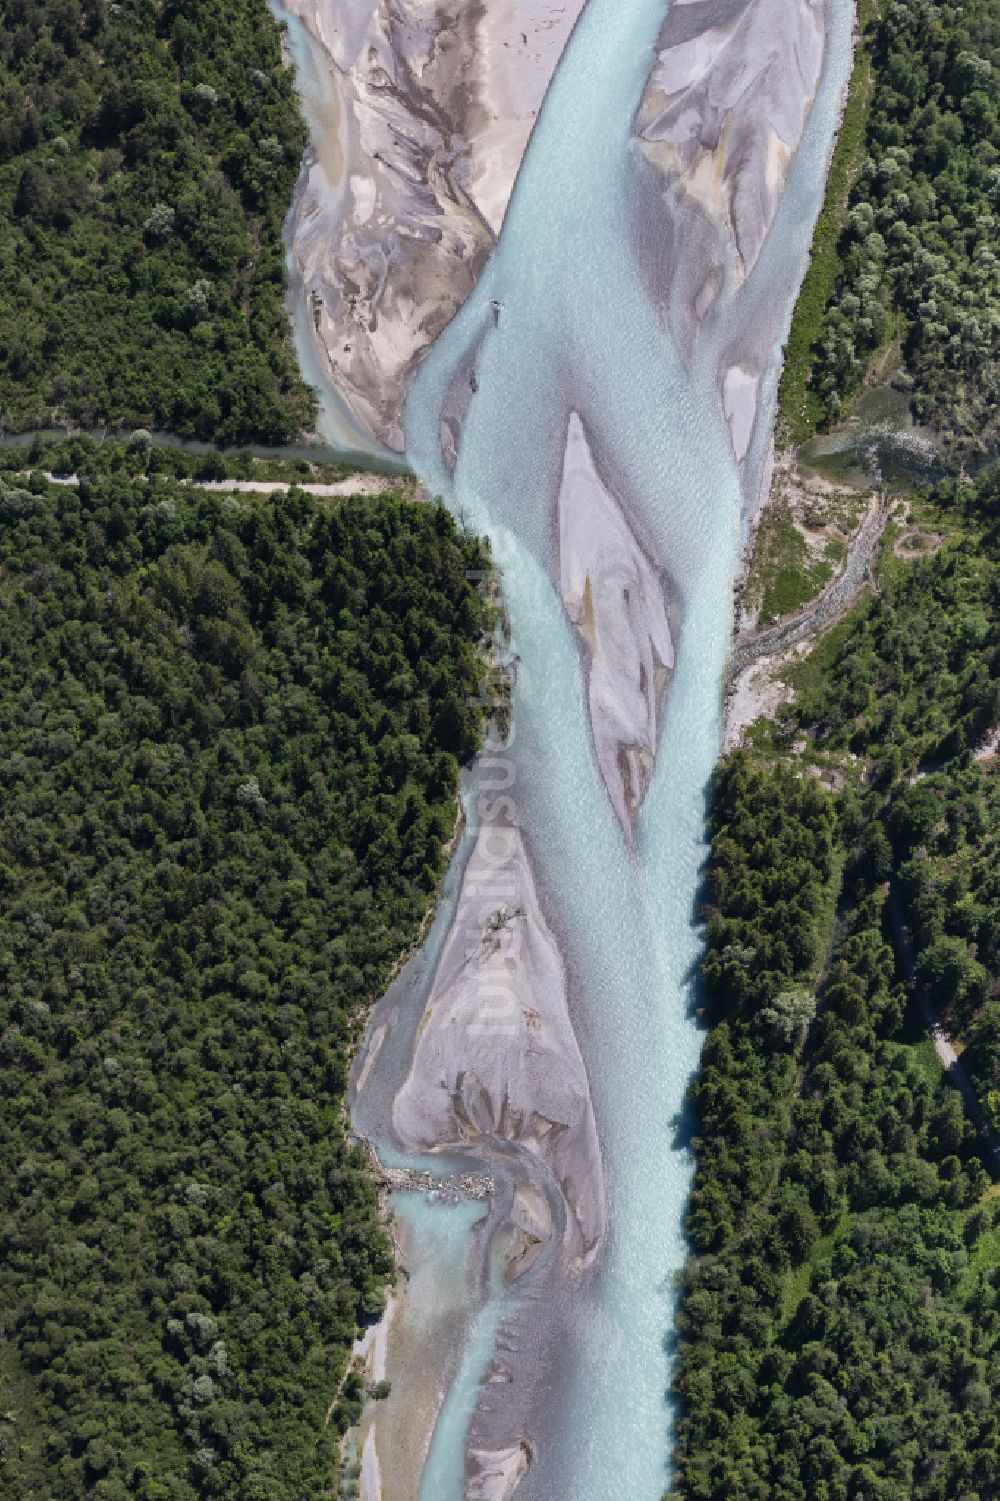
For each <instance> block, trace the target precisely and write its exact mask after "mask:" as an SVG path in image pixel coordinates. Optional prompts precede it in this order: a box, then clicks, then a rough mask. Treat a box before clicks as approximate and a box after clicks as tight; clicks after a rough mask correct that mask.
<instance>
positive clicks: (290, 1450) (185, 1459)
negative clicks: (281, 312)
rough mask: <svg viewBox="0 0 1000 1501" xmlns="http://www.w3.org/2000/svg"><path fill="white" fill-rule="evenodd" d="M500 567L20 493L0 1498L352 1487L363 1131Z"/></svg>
mask: <svg viewBox="0 0 1000 1501" xmlns="http://www.w3.org/2000/svg"><path fill="white" fill-rule="evenodd" d="M487 564H488V560H487V558H486V557H485V555H484V553H483V551H482V549H481V547H480V545H479V544H478V543H477V542H476V541H474V540H472V539H470V538H468V537H465V536H463V535H461V534H460V533H459V532H458V531H457V530H456V528H455V525H454V524H453V522H452V521H451V519H450V518H449V516H448V515H447V514H446V513H445V512H444V511H443V510H441V509H438V508H434V507H429V506H415V505H407V504H404V503H403V502H401V501H395V500H385V501H378V502H374V501H372V502H347V503H344V504H342V505H337V506H333V507H323V506H320V505H318V504H317V503H315V502H313V501H311V500H309V499H308V498H307V497H305V496H303V495H302V494H301V493H297V492H295V491H293V492H291V493H290V494H289V495H288V496H287V498H284V499H280V500H277V501H274V502H270V501H269V502H267V503H266V504H260V505H242V504H237V503H236V502H235V501H233V500H232V499H229V498H220V497H214V496H212V497H209V496H204V495H201V494H199V493H198V492H196V491H192V490H191V489H188V488H184V487H181V486H179V485H178V484H176V483H175V482H174V481H172V480H165V479H153V480H151V481H149V482H142V481H139V480H136V479H130V478H129V477H128V476H112V477H105V478H101V479H97V480H94V481H93V482H89V481H86V480H85V481H84V483H82V484H81V485H80V487H79V489H78V490H77V489H74V488H72V487H64V488H59V489H56V488H55V487H52V486H49V485H47V484H46V483H45V481H44V480H41V479H33V480H32V482H31V483H30V484H28V485H25V484H23V483H20V484H15V483H13V482H11V481H10V480H2V481H0V780H2V784H3V797H2V805H0V891H2V896H3V900H2V923H0V1055H2V1056H0V1064H2V1069H3V1080H4V1091H3V1098H2V1106H0V1111H2V1120H0V1377H2V1383H0V1384H2V1398H0V1414H2V1416H0V1491H2V1493H3V1495H4V1496H5V1497H9V1498H11V1501H28V1498H32V1497H34V1498H38V1497H40V1496H45V1497H47V1498H49V1497H50V1498H52V1501H62V1498H65V1501H69V1498H72V1501H79V1498H80V1497H82V1496H93V1497H95V1498H101V1501H119V1498H120V1501H124V1498H126V1497H141V1498H145V1501H165V1498H172V1501H186V1498H192V1501H193V1498H195V1497H207V1496H218V1497H221V1498H225V1501H234V1498H239V1501H254V1498H258V1501H283V1498H287V1501H302V1498H303V1497H306V1496H310V1497H313V1496H316V1497H318V1496H320V1495H326V1494H329V1491H330V1487H331V1485H332V1484H333V1474H334V1468H335V1467H334V1463H333V1455H334V1445H335V1440H336V1437H337V1434H338V1432H339V1431H340V1430H341V1429H342V1428H343V1426H344V1425H345V1424H346V1422H347V1421H348V1419H349V1418H350V1417H351V1415H352V1414H353V1413H354V1412H356V1410H357V1405H358V1404H357V1392H356V1391H355V1390H354V1388H353V1387H349V1389H348V1391H346V1392H345V1395H344V1397H343V1398H342V1399H341V1401H340V1403H339V1405H338V1407H337V1408H336V1410H335V1411H334V1413H333V1418H332V1421H331V1423H330V1425H329V1426H325V1420H326V1415H327V1408H328V1406H329V1404H330V1402H331V1399H332V1398H333V1396H334V1394H335V1391H336V1386H337V1381H338V1378H339V1376H340V1374H341V1372H342V1370H343V1365H344V1359H345V1353H346V1350H347V1347H348V1344H349V1342H350V1341H351V1339H352V1338H353V1337H354V1335H355V1334H356V1332H357V1328H358V1323H359V1320H360V1319H362V1318H364V1317H366V1316H369V1315H372V1314H374V1313H376V1312H377V1311H378V1310H379V1309H380V1308H381V1306H382V1301H383V1289H384V1284H385V1281H386V1277H387V1275H388V1273H389V1272H390V1269H391V1258H390V1254H389V1247H388V1245H387V1243H386V1240H385V1238H384V1235H383V1233H382V1231H381V1229H380V1227H379V1225H378V1223H377V1218H376V1207H375V1199H374V1192H373V1189H372V1186H371V1183H370V1179H369V1176H368V1175H367V1172H366V1170H365V1168H364V1165H363V1163H362V1160H361V1158H360V1155H359V1154H358V1153H357V1152H356V1151H353V1150H351V1149H349V1148H348V1146H347V1143H346V1139H345V1115H344V1103H345V1102H344V1092H345V1084H346V1078H347V1070H348V1065H349V1057H350V1047H351V1043H352V1039H353V1038H354V1036H355V1035H356V1033H357V1029H358V1026H359V1024H360V1020H361V1017H362V1011H363V1007H364V1005H365V1003H366V1002H367V1001H369V1000H370V999H371V998H372V997H373V996H376V995H377V994H378V993H379V992H380V990H381V988H382V987H383V986H384V984H385V981H386V977H387V975H388V973H389V970H390V968H391V966H392V964H393V963H394V961H395V960H396V959H397V958H398V957H399V955H400V954H401V953H402V952H403V951H404V950H405V948H406V947H407V945H408V944H409V943H410V942H411V941H412V940H413V938H414V936H415V934H416V933H417V930H418V927H419V925H420V922H421V920H422V918H423V916H424V914H425V912H426V910H427V907H428V905H429V903H430V901H431V900H432V893H433V891H434V888H435V884H436V882H437V880H438V877H439V876H440V873H441V870H442V864H443V860H442V845H443V842H444V841H445V840H446V839H447V838H448V837H449V835H450V834H451V831H452V828H453V825H454V819H455V794H456V787H457V776H458V764H459V762H460V760H461V759H462V758H464V757H467V756H468V755H469V754H470V752H471V751H472V750H473V748H474V747H475V745H476V743H477V738H478V735H479V732H480V724H479V718H478V711H476V710H474V709H471V708H470V707H469V706H468V696H469V695H470V693H473V692H474V691H475V688H476V685H477V682H478V678H479V670H480V666H481V659H480V658H479V656H478V654H477V644H478V642H479V640H480V638H481V635H482V632H483V631H484V629H485V628H486V627H487V626H488V625H489V622H490V607H489V606H488V605H487V604H486V603H485V602H484V600H483V599H481V598H480V596H479V594H478V593H477V592H476V590H475V588H474V587H473V586H472V585H471V584H470V583H469V582H468V581H467V578H466V572H467V570H470V569H482V568H484V567H485V566H487Z"/></svg>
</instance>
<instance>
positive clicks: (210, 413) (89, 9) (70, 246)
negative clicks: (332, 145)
mask: <svg viewBox="0 0 1000 1501" xmlns="http://www.w3.org/2000/svg"><path fill="white" fill-rule="evenodd" d="M0 19H2V24H0V104H2V108H0V284H2V291H0V425H2V426H4V427H6V428H8V429H13V430H15V431H21V430H24V429H26V428H29V427H36V426H42V427H44V426H47V425H49V424H50V423H51V422H52V421H54V420H55V421H59V422H72V423H76V424H82V425H84V426H96V425H100V424H103V423H110V424H112V425H113V426H123V425H125V426H137V425H144V426H147V427H167V428H173V429H175V430H176V431H178V432H180V433H185V434H188V435H194V436H200V437H212V438H216V439H218V440H219V441H221V442H227V443H233V442H242V441H244V440H249V439H253V438H257V439H262V440H264V441H266V442H271V443H281V442H285V441H287V440H288V439H290V438H292V437H293V436H295V435H296V434H297V433H298V432H300V431H301V430H302V429H303V428H304V427H306V426H308V425H309V424H310V422H311V420H312V415H313V402H312V397H311V395H310V393H309V392H308V391H307V389H306V388H305V386H304V385H303V384H302V381H301V379H300V377H299V374H298V371H297V369H296V366H295V362H294V358H293V355H292V351H291V343H290V336H289V325H288V318H287V316H286V313H285V309H284V305H283V286H284V252H283V248H282V244H281V224H282V220H283V218H284V215H285V213H286V212H287V209H288V205H289V202H290V200H291V196H292V190H293V187H294V184H295V180H296V176H297V172H298V167H299V162H300V160H301V157H302V151H303V147H304V144H305V127H304V125H303V123H302V120H301V117H300V115H299V111H298V106H297V102H296V99H295V92H294V85H293V79H292V75H291V72H290V71H289V70H288V69H286V68H284V67H283V66H282V62H281V53H280V41H279V33H278V29H277V27H276V25H275V23H274V21H273V19H272V17H271V15H270V12H269V11H268V9H267V5H266V3H265V0H240V3H238V4H224V3H222V0H184V3H183V4H182V3H179V0H166V3H164V4H158V5H150V4H148V3H146V0H117V3H114V4H111V3H108V0H4V3H3V5H2V7H0Z"/></svg>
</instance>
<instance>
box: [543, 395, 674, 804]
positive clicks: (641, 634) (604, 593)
mask: <svg viewBox="0 0 1000 1501" xmlns="http://www.w3.org/2000/svg"><path fill="white" fill-rule="evenodd" d="M559 574H560V578H559V583H560V592H561V594H562V599H563V603H564V605H565V606H566V612H567V614H568V615H569V618H570V619H571V620H572V622H573V624H574V625H575V626H576V628H577V630H578V631H579V632H580V635H581V636H582V638H583V640H584V642H585V644H586V651H587V658H588V702H589V708H590V723H591V730H592V733H593V737H594V748H595V751H596V754H597V760H598V764H599V765H600V768H601V774H602V775H603V777H604V781H605V785H606V786H607V789H608V792H609V794H610V796H611V801H612V803H613V804H614V808H615V812H616V813H617V814H618V817H619V819H620V821H621V824H622V827H623V828H624V829H625V830H626V831H629V832H630V831H631V820H632V818H633V816H634V814H635V810H636V808H637V807H638V806H639V804H640V803H641V802H642V799H643V797H644V796H645V794H646V789H647V787H648V786H649V777H650V773H651V771H652V769H653V762H654V760H655V757H656V745H657V733H658V725H659V715H660V707H661V704H662V701H663V693H664V690H665V688H666V686H667V682H668V679H669V676H670V673H671V671H672V670H673V666H674V645H673V640H672V637H671V632H670V621H669V618H668V605H667V598H668V596H667V585H666V580H665V577H664V575H663V572H662V569H660V568H658V567H657V566H656V565H655V564H654V563H653V562H652V561H651V559H650V557H649V555H648V553H647V552H646V550H645V549H644V548H643V547H642V545H641V543H640V542H639V541H638V539H637V538H636V536H635V535H634V533H633V532H632V530H631V528H630V527H629V524H628V521H627V520H626V519H625V514H624V512H623V511H622V508H621V506H620V505H619V503H618V501H617V500H616V499H615V498H614V496H612V495H611V494H610V493H609V491H608V489H607V488H606V486H605V485H604V483H603V481H602V480H601V477H600V475H599V474H598V472H597V469H596V467H595V464H594V459H593V455H592V454H591V451H590V446H589V444H588V442H587V435H586V433H585V432H584V428H583V423H582V422H581V420H580V418H579V416H578V414H577V413H576V412H573V413H572V414H571V415H570V420H569V429H568V432H567V435H566V454H565V458H564V460H563V476H562V485H561V488H560V491H559Z"/></svg>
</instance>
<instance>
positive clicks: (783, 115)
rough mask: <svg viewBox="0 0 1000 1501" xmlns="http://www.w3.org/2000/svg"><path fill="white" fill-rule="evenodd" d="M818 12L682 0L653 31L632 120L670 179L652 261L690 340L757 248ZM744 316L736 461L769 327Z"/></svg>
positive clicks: (803, 87)
mask: <svg viewBox="0 0 1000 1501" xmlns="http://www.w3.org/2000/svg"><path fill="white" fill-rule="evenodd" d="M825 23H826V4H825V0H679V3H676V4H674V5H672V6H671V8H670V12H669V14H668V16H667V19H666V21H665V22H664V24H663V27H662V29H661V31H660V36H659V39H658V42H657V47H656V61H655V63H654V65H653V69H652V71H651V73H650V76H649V81H648V83H647V86H646V91H645V93H644V95H643V99H642V103H641V105H640V108H639V111H638V114H637V116H636V124H635V128H636V133H637V136H638V139H639V141H640V144H641V146H642V148H643V151H644V152H645V154H646V156H647V158H648V160H649V161H650V163H651V164H652V165H653V166H655V168H656V170H657V172H658V174H659V176H660V177H661V179H662V183H663V186H664V188H665V189H666V194H667V199H668V202H669V205H670V221H671V222H670V227H669V230H668V240H669V254H668V255H666V256H665V257H664V258H663V260H662V261H661V262H659V265H660V266H662V267H663V269H664V270H665V271H666V272H667V274H668V275H669V277H670V280H671V298H670V302H671V307H672V309H673V310H674V313H675V316H677V317H678V322H679V324H680V326H681V327H682V328H684V329H686V333H687V337H688V339H689V340H690V341H691V343H692V344H693V343H694V342H695V341H696V339H697V336H698V332H699V330H700V328H701V326H702V324H703V322H704V321H705V319H706V318H708V317H710V315H711V313H712V311H713V309H714V307H715V305H716V302H717V299H718V297H719V294H720V293H721V291H722V290H723V288H724V287H728V288H730V289H735V288H738V287H739V286H740V285H741V284H742V283H743V282H744V281H745V280H746V278H747V277H748V276H749V274H750V272H751V271H752V270H753V268H754V266H755V265H756V263H757V260H758V258H759V256H760V254H761V250H762V248H763V245H764V242H765V240H766V238H767V235H768V232H769V230H770V228H771V225H772V223H773V221H774V217H775V214H776V213H777V210H778V205H779V203H780V202H781V195H782V192H783V190H784V186H785V178H786V175H787V172H788V168H789V165H790V163H791V161H792V157H793V156H794V154H795V151H796V149H797V147H798V145H799V142H800V141H801V139H802V132H803V130H804V129H805V124H806V120H807V119H808V116H809V111H810V109H811V108H812V102H813V99H814V97H815V94H816V88H817V85H818V82H819V76H820V69H821V67H822V63H823V48H824V29H825ZM679 290H680V291H682V293H683V295H682V297H681V298H680V299H679V298H678V295H677V294H678V291H679ZM679 307H680V312H679V315H678V308H679ZM740 327H741V330H742V337H740V336H737V339H736V341H735V342H734V345H733V347H732V348H731V349H730V350H729V351H728V355H727V358H726V360H725V361H724V363H723V364H722V366H721V368H720V371H719V392H720V396H721V398H722V402H723V407H724V411H725V414H726V419H727V421H728V423H729V430H730V435H731V438H732V443H733V451H734V453H735V455H736V458H737V459H738V460H739V461H740V462H742V461H743V460H744V459H745V457H746V455H747V452H748V450H749V447H750V442H751V438H752V436H753V431H754V427H755V425H756V421H757V415H758V393H759V389H760V383H761V379H762V376H763V373H764V367H765V364H766V361H767V359H768V357H769V355H770V352H771V349H772V348H773V342H774V340H773V334H774V332H775V330H773V329H771V328H768V327H766V326H762V324H761V322H760V320H753V319H751V320H749V321H748V320H743V321H742V323H741V324H740Z"/></svg>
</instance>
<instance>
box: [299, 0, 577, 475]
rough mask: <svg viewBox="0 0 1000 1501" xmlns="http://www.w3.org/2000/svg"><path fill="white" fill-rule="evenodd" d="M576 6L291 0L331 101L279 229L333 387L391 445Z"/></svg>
mask: <svg viewBox="0 0 1000 1501" xmlns="http://www.w3.org/2000/svg"><path fill="white" fill-rule="evenodd" d="M582 3H583V0H499V3H496V4H489V5H475V4H468V3H463V0H287V9H288V10H289V12H290V13H291V14H292V15H294V16H296V17H298V18H299V19H300V20H301V22H302V23H303V25H304V26H305V28H306V30H307V32H308V35H309V37H310V39H311V52H312V56H313V64H312V67H313V71H314V72H315V73H316V74H317V75H319V76H320V77H322V78H324V79H325V82H326V85H327V94H328V97H329V101H330V102H329V104H328V106H327V107H326V108H325V109H323V110H310V115H311V125H312V131H313V141H312V145H311V147H310V149H309V152H308V154H307V157H306V160H305V162H304V164H303V169H302V175H301V178H300V181H299V186H298V190H297V192H296V197H295V202H294V205H293V208H292V211H291V215H290V219H289V225H288V227H287V233H288V236H289V239H290V244H291V249H292V254H293V256H294V259H295V262H296V267H297V270H298V273H299V277H300V280H301V294H300V295H302V296H303V297H304V298H305V299H306V300H307V303H308V308H309V314H310V318H311V320H312V327H313V330H314V346H315V350H316V353H317V355H318V356H319V358H320V361H321V365H322V367H323V369H324V370H325V371H326V372H327V374H328V375H329V378H330V380H331V381H332V383H333V385H334V387H335V388H336V390H337V392H338V393H339V394H340V396H341V397H342V398H343V399H344V400H345V401H346V402H347V404H348V406H349V407H350V409H351V410H352V411H353V412H354V414H355V415H356V416H357V417H358V418H359V419H360V421H361V422H363V423H364V425H365V426H366V427H367V428H368V430H369V431H370V432H371V433H372V434H373V435H374V436H375V437H377V438H378V439H380V440H381V441H382V442H384V443H385V444H386V445H387V446H388V447H390V448H392V449H395V450H396V451H401V450H402V447H403V432H402V408H403V402H404V399H405V394H406V389H407V385H408V382H409V378H410V376H411V375H412V373H413V370H414V368H415V366H416V364H417V362H418V360H419V358H420V356H421V354H422V353H423V351H424V350H425V349H426V348H427V346H428V345H429V344H430V343H431V342H432V341H433V340H434V338H435V337H436V336H437V334H438V333H439V332H440V331H441V329H442V328H443V327H444V325H445V324H446V323H447V322H448V321H449V319H450V318H451V317H452V316H453V315H454V313H455V312H456V311H457V310H458V308H459V307H460V306H461V305H462V303H463V302H464V301H465V299H466V297H467V296H468V294H469V292H470V291H471V290H472V287H473V286H474V285H475V282H476V279H477V277H478V275H479V272H480V270H481V268H482V266H483V264H484V262H485V260H486V257H487V256H488V255H489V253H490V250H491V249H492V247H493V245H494V243H495V240H496V235H497V234H498V232H499V229H500V225H501V223H502V221H503V216H504V214H505V212H506V208H507V204H508V202H509V200H510V194H511V191H512V189H513V186H514V180H515V178H516V176H517V172H518V168H519V167H520V163H521V159H522V157H523V154H524V150H525V147H526V145H527V142H528V138H529V136H530V134H531V130H532V128H533V126H534V123H535V119H536V117H537V115H538V111H539V109H540V108H541V104H542V100H543V98H544V96H545V92H546V89H547V88H548V84H549V81H550V79H551V77H552V74H553V72H554V71H555V66H556V63H557V62H558V60H559V56H560V54H561V52H562V49H563V47H564V45H565V42H566V39H567V37H568V36H569V32H570V30H571V29H572V26H573V24H574V22H575V20H576V18H577V15H578V14H579V11H580V10H581V8H582ZM306 97H307V102H308V94H307V96H306ZM332 137H335V140H334V139H331V138H332Z"/></svg>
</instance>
